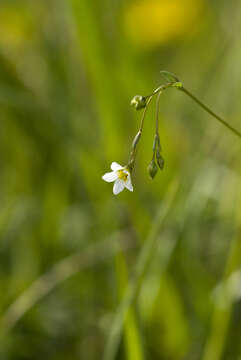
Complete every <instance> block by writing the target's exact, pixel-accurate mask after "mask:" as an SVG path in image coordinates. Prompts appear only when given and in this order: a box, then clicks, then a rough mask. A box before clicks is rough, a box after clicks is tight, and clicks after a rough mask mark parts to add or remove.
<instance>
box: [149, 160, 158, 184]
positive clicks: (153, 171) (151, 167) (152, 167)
mask: <svg viewBox="0 0 241 360" xmlns="http://www.w3.org/2000/svg"><path fill="white" fill-rule="evenodd" d="M147 171H148V173H149V175H150V177H151V178H152V179H154V177H155V176H156V173H157V171H158V167H157V165H156V163H155V160H154V159H152V161H151V162H150V164H149V165H148V167H147Z"/></svg>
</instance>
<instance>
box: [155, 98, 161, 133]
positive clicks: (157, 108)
mask: <svg viewBox="0 0 241 360" xmlns="http://www.w3.org/2000/svg"><path fill="white" fill-rule="evenodd" d="M160 96H161V91H160V92H159V93H158V95H157V99H156V135H157V136H159V104H160Z"/></svg>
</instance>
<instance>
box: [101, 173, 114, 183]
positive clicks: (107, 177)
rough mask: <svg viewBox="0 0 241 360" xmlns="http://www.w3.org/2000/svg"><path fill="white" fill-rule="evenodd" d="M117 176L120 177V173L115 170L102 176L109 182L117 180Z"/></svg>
mask: <svg viewBox="0 0 241 360" xmlns="http://www.w3.org/2000/svg"><path fill="white" fill-rule="evenodd" d="M117 178H118V175H117V174H116V173H115V172H114V171H112V172H108V173H106V174H105V175H103V176H102V179H103V180H105V181H107V182H112V181H115V180H116V179H117Z"/></svg>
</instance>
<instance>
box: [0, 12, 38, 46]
mask: <svg viewBox="0 0 241 360" xmlns="http://www.w3.org/2000/svg"><path fill="white" fill-rule="evenodd" d="M27 15H28V14H26V12H25V11H22V10H21V11H20V9H18V8H14V7H13V6H9V7H1V8H0V34H1V35H0V46H1V47H4V48H10V49H12V48H19V47H20V46H22V45H23V43H24V42H25V41H26V40H27V39H28V38H29V37H30V36H31V30H30V21H29V16H27Z"/></svg>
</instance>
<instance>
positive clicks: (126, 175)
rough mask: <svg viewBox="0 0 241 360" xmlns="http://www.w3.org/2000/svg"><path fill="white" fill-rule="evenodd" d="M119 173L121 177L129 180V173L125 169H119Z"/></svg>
mask: <svg viewBox="0 0 241 360" xmlns="http://www.w3.org/2000/svg"><path fill="white" fill-rule="evenodd" d="M117 175H118V178H119V179H121V180H123V181H127V178H128V174H127V173H126V172H125V171H124V170H118V171H117Z"/></svg>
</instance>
